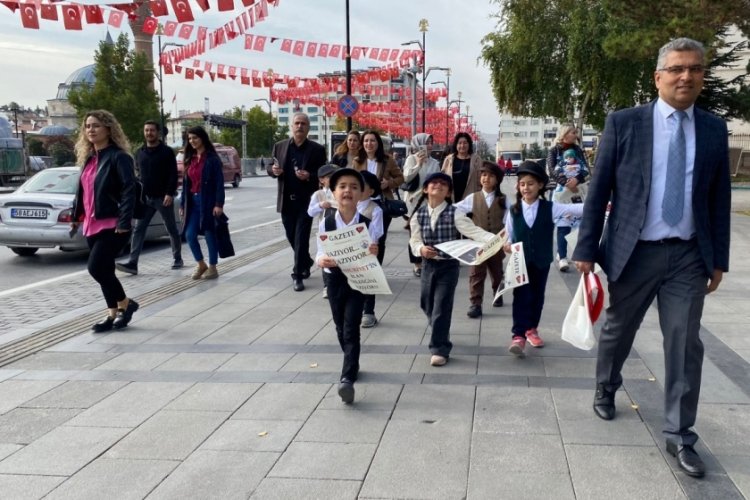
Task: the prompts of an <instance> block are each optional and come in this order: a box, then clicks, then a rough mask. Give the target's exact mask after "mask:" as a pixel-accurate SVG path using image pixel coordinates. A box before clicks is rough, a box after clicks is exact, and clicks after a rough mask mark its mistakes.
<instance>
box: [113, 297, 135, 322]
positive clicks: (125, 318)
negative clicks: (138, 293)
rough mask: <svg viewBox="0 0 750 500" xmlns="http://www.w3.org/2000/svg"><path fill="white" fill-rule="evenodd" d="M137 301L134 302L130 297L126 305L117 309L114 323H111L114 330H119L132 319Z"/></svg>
mask: <svg viewBox="0 0 750 500" xmlns="http://www.w3.org/2000/svg"><path fill="white" fill-rule="evenodd" d="M138 307H140V306H139V305H138V302H136V301H135V300H133V299H130V301H129V302H128V307H126V308H125V309H118V310H117V317H116V318H115V321H114V323H113V324H112V327H113V328H114V329H115V330H120V329H122V328H125V327H126V326H128V323H130V320H131V319H133V313H134V312H136V311H137V310H138Z"/></svg>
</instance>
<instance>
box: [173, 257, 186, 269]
mask: <svg viewBox="0 0 750 500" xmlns="http://www.w3.org/2000/svg"><path fill="white" fill-rule="evenodd" d="M184 265H185V263H184V262H182V259H175V261H174V264H172V269H182V266H184Z"/></svg>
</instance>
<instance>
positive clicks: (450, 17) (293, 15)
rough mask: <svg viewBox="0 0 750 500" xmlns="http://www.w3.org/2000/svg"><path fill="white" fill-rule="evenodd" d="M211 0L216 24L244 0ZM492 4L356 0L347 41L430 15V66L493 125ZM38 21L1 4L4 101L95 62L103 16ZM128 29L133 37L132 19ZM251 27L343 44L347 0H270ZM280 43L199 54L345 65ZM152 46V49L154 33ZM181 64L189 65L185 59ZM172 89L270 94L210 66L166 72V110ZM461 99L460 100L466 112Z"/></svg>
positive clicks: (31, 94)
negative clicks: (202, 72)
mask: <svg viewBox="0 0 750 500" xmlns="http://www.w3.org/2000/svg"><path fill="white" fill-rule="evenodd" d="M209 3H210V5H211V6H212V9H211V10H209V11H208V12H207V13H201V11H200V9H199V8H198V6H197V5H196V3H195V0H190V4H191V6H192V9H193V12H194V14H195V22H194V24H195V25H200V26H206V27H208V28H209V29H210V28H217V27H219V26H222V25H223V24H224V23H226V22H227V21H228V20H230V19H233V18H234V17H236V16H237V15H238V14H239V13H240V12H242V9H241V2H240V0H236V1H235V4H236V9H235V11H233V12H218V11H217V10H216V0H209ZM169 5H170V12H171V11H172V8H171V4H169ZM496 9H497V7H496V5H495V4H490V0H468V1H463V2H459V1H456V0H350V16H351V20H350V23H351V30H350V31H351V44H352V45H361V46H367V47H379V48H390V49H393V48H401V43H402V42H406V41H409V40H414V39H419V40H421V33H420V32H419V25H418V24H419V19H421V18H426V19H427V20H428V21H429V24H430V26H429V31H428V32H427V35H426V46H427V51H426V54H427V55H426V59H427V66H449V67H451V68H452V70H453V73H452V76H451V79H450V86H451V89H450V92H451V99H456V97H457V92H458V91H459V90H460V91H461V92H462V100H464V101H466V103H468V104H469V106H470V113H471V114H472V115H473V116H474V120H475V121H476V122H477V128H478V130H479V131H480V132H482V133H484V134H492V135H496V134H497V123H498V111H497V106H496V105H495V101H494V98H493V97H492V92H491V90H490V85H489V71H488V70H487V68H486V67H485V66H484V65H483V64H482V63H481V62H479V60H478V58H479V54H480V50H481V39H482V37H483V36H484V35H485V34H487V33H489V32H491V31H492V30H493V29H494V28H495V21H494V19H492V17H491V15H492V13H493V12H495V11H496ZM169 19H172V20H173V19H174V17H172V16H168V17H161V18H159V20H160V22H162V23H163V22H164V21H165V20H169ZM105 21H106V16H105ZM40 27H41V29H40V30H31V29H25V28H23V27H22V25H21V20H20V16H19V14H18V12H16V13H11V12H10V10H8V9H7V8H6V7H4V6H2V5H0V33H2V37H0V61H2V63H1V64H2V69H3V71H2V74H3V75H2V78H0V96H2V97H0V101H1V102H0V103H2V104H7V103H8V102H10V101H16V102H18V103H20V104H22V105H25V106H31V107H34V106H36V105H39V106H45V105H46V100H47V99H49V98H52V97H54V96H55V93H56V92H57V85H58V84H59V83H61V82H63V81H65V79H66V78H67V77H68V76H69V75H70V74H71V73H72V72H73V71H75V70H76V69H78V68H80V67H82V66H85V65H87V64H91V63H92V62H93V53H94V50H95V49H96V47H97V44H98V42H99V40H101V39H102V38H103V37H104V36H105V34H106V31H107V26H106V25H87V24H85V21H84V25H83V30H82V31H79V32H76V31H66V30H65V29H64V28H63V23H62V17H61V16H60V21H57V22H55V21H46V20H43V19H40ZM122 29H123V30H125V32H126V33H128V35H129V36H130V37H131V40H132V33H131V32H130V29H129V28H128V27H126V23H123V27H122ZM119 32H120V30H119V29H117V28H111V27H110V33H111V34H112V36H113V38H116V36H117V35H118V34H119ZM249 32H250V33H253V34H256V35H265V36H269V37H270V36H273V37H278V38H281V39H283V38H290V39H292V40H304V41H312V42H323V43H331V44H335V43H339V44H344V43H345V42H346V25H345V1H344V0H280V4H279V7H277V8H274V7H272V6H271V7H269V15H268V18H267V19H266V20H265V21H263V22H260V23H258V24H256V26H255V28H253V29H251V30H250V31H249ZM162 40H163V41H164V42H182V41H183V40H181V39H179V38H177V37H174V38H167V37H163V38H162ZM280 45H281V43H280V41H277V42H276V43H275V44H273V45H271V44H269V43H267V44H266V49H265V51H264V52H262V53H261V52H248V51H245V50H244V44H243V41H242V39H241V38H237V39H235V40H233V41H231V42H229V43H228V44H226V45H225V46H223V47H220V48H219V49H216V50H212V51H208V52H207V53H206V54H204V55H203V56H202V57H201V59H203V60H207V61H213V62H214V63H223V64H228V65H236V66H238V67H246V68H253V69H263V70H265V69H268V68H273V70H274V72H277V73H281V74H288V75H290V76H301V77H312V76H315V75H317V74H318V73H320V72H325V71H336V70H344V69H345V68H344V61H343V60H341V59H333V58H317V57H316V58H308V57H297V56H294V55H292V54H287V53H284V52H281V51H280V50H279V47H280ZM154 46H155V48H154V50H155V51H156V43H154ZM414 48H416V47H414ZM378 64H382V63H377V62H373V61H369V60H360V61H352V68H353V69H358V68H365V67H367V66H368V65H378ZM183 65H184V66H189V64H188V63H184V64H183ZM438 80H445V77H444V74H443V73H442V72H440V71H433V72H432V73H430V75H429V76H428V77H427V82H428V88H429V87H430V85H429V82H432V81H438ZM157 85H158V82H157ZM175 94H176V96H177V107H178V108H179V109H186V110H195V111H200V110H203V103H204V97H208V98H209V99H210V106H211V112H213V113H221V112H223V111H225V110H227V109H230V108H232V107H234V106H240V105H242V104H245V105H247V106H249V107H251V106H253V105H256V104H258V103H254V102H253V99H256V98H263V97H268V91H267V89H256V88H252V87H248V86H243V85H240V84H239V79H237V81H232V80H226V81H224V80H219V79H217V80H216V81H215V82H211V81H210V79H209V78H208V76H207V75H206V76H204V79H202V80H201V79H196V80H194V81H188V80H185V79H184V77H183V76H182V75H177V74H175V75H165V76H164V100H165V104H164V106H165V111H171V112H173V109H174V108H173V106H172V104H171V101H172V97H173V96H174V95H175ZM443 103H444V101H442V100H441V101H439V102H438V105H439V106H443V105H444V104H443ZM263 105H264V106H265V104H263ZM464 106H465V104H462V112H463V111H464ZM275 108H276V105H275V104H274V110H275ZM264 109H265V108H264Z"/></svg>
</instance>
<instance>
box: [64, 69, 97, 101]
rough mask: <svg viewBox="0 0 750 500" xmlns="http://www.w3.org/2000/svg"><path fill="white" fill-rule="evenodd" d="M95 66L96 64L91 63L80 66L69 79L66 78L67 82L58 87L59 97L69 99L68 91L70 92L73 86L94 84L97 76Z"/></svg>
mask: <svg viewBox="0 0 750 500" xmlns="http://www.w3.org/2000/svg"><path fill="white" fill-rule="evenodd" d="M94 67H95V65H94V64H89V65H88V66H84V67H83V68H79V69H77V70H75V71H74V72H73V73H71V74H70V76H69V77H68V78H67V80H65V83H61V84H60V85H59V86H58V87H57V99H67V98H68V92H70V89H72V88H75V87H79V86H81V85H93V84H94V82H95V81H96V76H94Z"/></svg>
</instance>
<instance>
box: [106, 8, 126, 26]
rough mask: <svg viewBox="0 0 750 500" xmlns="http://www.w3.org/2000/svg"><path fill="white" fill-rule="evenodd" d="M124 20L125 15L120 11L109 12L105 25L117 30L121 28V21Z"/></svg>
mask: <svg viewBox="0 0 750 500" xmlns="http://www.w3.org/2000/svg"><path fill="white" fill-rule="evenodd" d="M123 19H125V13H124V12H123V11H121V10H110V11H109V17H108V18H107V24H109V25H110V26H114V27H115V28H119V27H120V26H122V20H123Z"/></svg>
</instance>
